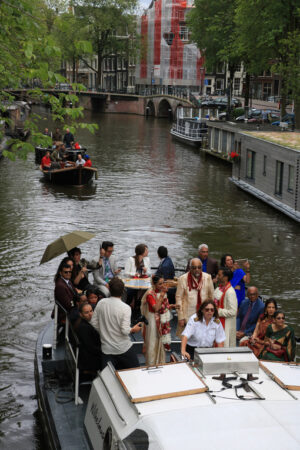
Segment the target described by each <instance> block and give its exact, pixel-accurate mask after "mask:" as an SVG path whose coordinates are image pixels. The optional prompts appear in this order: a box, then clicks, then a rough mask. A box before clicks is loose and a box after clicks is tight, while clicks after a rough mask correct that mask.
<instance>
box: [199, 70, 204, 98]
mask: <svg viewBox="0 0 300 450" xmlns="http://www.w3.org/2000/svg"><path fill="white" fill-rule="evenodd" d="M203 85H204V67H200V95H201V97H202V95H203Z"/></svg>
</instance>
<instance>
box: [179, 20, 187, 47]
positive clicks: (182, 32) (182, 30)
mask: <svg viewBox="0 0 300 450" xmlns="http://www.w3.org/2000/svg"><path fill="white" fill-rule="evenodd" d="M179 37H180V39H181V40H182V41H185V42H186V41H188V40H189V29H188V27H187V26H186V25H185V23H181V24H180V25H179Z"/></svg>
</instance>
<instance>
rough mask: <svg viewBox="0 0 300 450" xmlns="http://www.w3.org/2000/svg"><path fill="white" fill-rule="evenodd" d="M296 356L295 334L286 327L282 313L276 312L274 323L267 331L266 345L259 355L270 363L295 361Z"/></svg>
mask: <svg viewBox="0 0 300 450" xmlns="http://www.w3.org/2000/svg"><path fill="white" fill-rule="evenodd" d="M295 354H296V340H295V333H294V330H293V328H292V327H291V326H289V325H286V323H285V315H284V313H283V312H282V311H275V313H274V322H273V323H272V324H270V325H269V326H268V328H267V331H266V336H265V345H264V348H263V350H262V352H261V354H260V355H259V358H260V359H265V360H270V361H286V362H287V361H294V359H295Z"/></svg>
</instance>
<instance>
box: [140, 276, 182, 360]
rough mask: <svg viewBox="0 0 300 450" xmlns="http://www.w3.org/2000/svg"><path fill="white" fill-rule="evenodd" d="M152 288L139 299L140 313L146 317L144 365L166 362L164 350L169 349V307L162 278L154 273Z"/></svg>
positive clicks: (171, 306) (166, 288) (170, 306)
mask: <svg viewBox="0 0 300 450" xmlns="http://www.w3.org/2000/svg"><path fill="white" fill-rule="evenodd" d="M152 286H153V287H152V288H151V289H148V290H147V292H146V293H145V294H144V295H143V298H142V301H141V313H142V314H143V315H144V316H145V317H146V318H147V320H148V325H147V326H145V325H144V331H143V334H144V341H145V354H146V355H145V356H146V365H147V366H153V365H156V364H163V363H165V362H166V351H170V350H171V327H170V319H171V314H170V308H175V305H169V302H168V297H167V291H168V287H167V285H166V283H165V281H164V279H163V278H162V277H160V276H157V275H154V276H153V277H152Z"/></svg>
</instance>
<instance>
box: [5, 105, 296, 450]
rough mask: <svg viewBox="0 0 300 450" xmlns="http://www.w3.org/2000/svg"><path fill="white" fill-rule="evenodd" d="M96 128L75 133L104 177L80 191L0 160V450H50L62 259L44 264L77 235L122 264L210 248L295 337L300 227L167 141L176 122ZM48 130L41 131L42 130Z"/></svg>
mask: <svg viewBox="0 0 300 450" xmlns="http://www.w3.org/2000/svg"><path fill="white" fill-rule="evenodd" d="M42 113H43V114H44V116H45V117H48V116H47V112H46V111H45V110H43V111H42ZM87 121H90V122H97V123H98V124H99V130H98V131H97V132H96V134H95V135H90V134H88V132H87V131H86V130H82V131H80V134H78V136H77V139H78V140H79V142H80V143H81V144H84V145H86V146H87V148H88V153H89V155H90V157H91V160H92V162H93V165H94V166H95V167H97V168H98V174H99V176H98V180H94V182H93V184H92V185H91V186H86V187H84V188H80V189H79V188H72V187H58V186H53V185H50V184H46V183H45V182H44V181H41V177H42V176H41V173H40V171H39V170H38V168H37V167H36V165H35V163H34V155H30V157H29V158H28V160H27V161H25V162H23V161H17V162H15V163H11V162H10V161H7V160H4V159H3V160H1V161H0V171H1V179H0V205H1V210H0V215H1V228H0V243H1V246H0V252H1V258H0V268H1V287H2V289H1V291H0V301H1V312H2V314H1V316H0V342H1V345H0V352H1V353H0V356H1V368H0V382H1V383H0V386H1V387H3V389H2V390H0V398H1V402H0V421H1V422H2V423H1V424H0V428H1V434H0V440H1V448H2V447H3V448H6V447H7V448H12V447H13V446H14V447H15V448H28V449H30V448H43V444H42V443H41V442H42V441H41V438H40V428H39V423H38V422H36V420H35V418H34V416H33V413H34V411H35V410H36V408H37V405H36V400H35V398H34V395H35V389H34V381H33V354H34V347H35V341H36V338H37V334H38V332H39V330H40V329H41V328H42V327H43V326H44V325H45V324H46V322H47V321H48V320H49V318H50V311H51V309H52V304H53V276H54V273H55V271H56V268H57V265H58V262H59V258H57V259H55V260H52V261H50V262H49V263H47V264H44V265H42V266H40V265H39V261H40V260H41V257H42V254H43V252H44V249H45V247H46V245H47V244H48V243H49V242H51V241H53V240H54V239H56V238H57V237H58V236H60V235H62V234H65V233H67V232H69V231H72V230H75V229H81V230H86V231H91V232H94V233H96V237H95V238H94V239H92V240H91V241H89V242H87V243H85V244H83V245H82V246H81V248H82V252H83V256H84V257H86V258H92V257H97V256H98V253H99V243H100V242H101V241H102V240H112V241H113V242H114V243H115V252H116V254H117V255H118V257H119V259H120V263H121V265H124V263H125V260H126V259H127V257H128V256H131V255H132V254H133V252H134V247H135V245H136V244H137V243H140V242H145V243H147V244H148V245H149V250H150V257H151V262H152V265H157V263H158V259H157V255H156V249H157V248H158V247H159V246H160V245H165V246H166V247H168V249H169V253H170V256H171V257H172V259H173V260H174V262H175V265H176V266H177V267H185V265H186V261H187V259H188V258H189V257H190V256H192V255H195V254H196V253H197V247H198V245H199V244H200V243H202V242H206V243H207V244H208V245H209V247H210V251H211V254H212V256H214V257H215V258H217V259H220V257H221V255H222V254H223V253H225V252H231V253H233V255H234V256H235V257H236V258H245V257H247V258H249V260H250V263H251V277H252V281H251V283H253V284H255V285H257V286H258V287H259V289H260V291H261V292H262V293H263V294H264V295H265V296H266V297H268V296H271V295H272V296H273V297H275V298H276V300H278V301H279V303H280V305H281V306H282V307H283V308H284V310H285V311H286V312H287V319H288V322H289V323H291V324H292V325H293V326H294V328H295V330H296V334H297V335H298V336H300V326H299V319H300V314H299V300H298V299H299V297H300V285H299V277H298V271H299V241H300V237H299V225H297V224H296V223H294V222H292V221H291V220H290V219H288V218H286V217H285V216H283V215H282V214H280V213H279V212H277V211H275V210H273V209H271V208H270V207H268V206H267V205H265V204H263V203H261V202H259V201H258V200H256V199H255V198H253V197H251V196H249V195H248V194H246V193H244V192H242V191H239V190H238V189H237V188H236V187H235V186H233V185H232V184H231V183H230V182H229V180H228V177H229V176H230V166H227V165H224V163H223V162H221V161H218V160H214V159H212V158H211V157H206V158H205V157H204V156H203V155H201V154H199V151H198V150H195V149H192V148H188V147H185V146H184V145H182V144H179V143H176V142H175V141H173V140H172V139H171V138H170V135H169V132H168V130H169V128H170V123H169V122H167V121H164V120H156V119H152V118H149V119H148V120H146V119H145V118H143V117H139V116H126V115H100V114H99V115H97V114H92V113H87ZM46 124H49V128H50V129H51V128H54V127H53V126H52V125H51V122H50V119H49V121H48V122H43V123H41V129H43V128H45V126H46Z"/></svg>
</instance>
